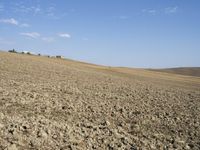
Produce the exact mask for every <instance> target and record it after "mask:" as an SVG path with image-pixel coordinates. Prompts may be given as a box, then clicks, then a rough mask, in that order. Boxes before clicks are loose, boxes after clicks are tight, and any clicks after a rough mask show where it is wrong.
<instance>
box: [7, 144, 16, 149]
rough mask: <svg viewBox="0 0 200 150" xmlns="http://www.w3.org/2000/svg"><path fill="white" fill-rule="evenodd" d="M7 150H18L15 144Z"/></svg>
mask: <svg viewBox="0 0 200 150" xmlns="http://www.w3.org/2000/svg"><path fill="white" fill-rule="evenodd" d="M8 150H18V148H17V146H16V145H15V144H12V145H10V146H9V147H8Z"/></svg>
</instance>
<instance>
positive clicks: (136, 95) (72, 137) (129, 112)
mask: <svg viewBox="0 0 200 150" xmlns="http://www.w3.org/2000/svg"><path fill="white" fill-rule="evenodd" d="M0 149H2V150H4V149H6V150H25V149H34V150H35V149H36V150H37V149H38V150H57V149H58V150H68V149H69V150H93V149H97V150H103V149H107V150H136V149H138V150H140V149H141V150H143V149H144V150H151V149H152V150H159V149H160V150H168V149H169V150H173V149H178V150H181V149H185V150H186V149H194V150H199V149H200V78H199V77H192V76H184V75H178V74H170V73H164V72H155V71H149V70H144V69H130V68H120V67H118V68H114V67H105V66H98V65H92V64H88V63H82V62H77V61H72V60H68V59H58V58H57V59H56V58H47V57H43V56H31V55H22V54H13V53H7V52H0Z"/></svg>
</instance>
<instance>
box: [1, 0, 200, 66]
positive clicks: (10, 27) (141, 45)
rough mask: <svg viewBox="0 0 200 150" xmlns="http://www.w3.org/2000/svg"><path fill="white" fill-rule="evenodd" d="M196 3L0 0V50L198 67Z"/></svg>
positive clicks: (116, 62)
mask: <svg viewBox="0 0 200 150" xmlns="http://www.w3.org/2000/svg"><path fill="white" fill-rule="evenodd" d="M199 7H200V1H197V0H191V1H186V0H183V1H178V0H174V1H170V0H166V1H161V0H144V1H141V0H135V1H131V0H127V1H121V0H117V1H114V0H110V1H106V0H101V1H100V0H99V1H93V0H85V1H81V0H73V1H72V0H68V1H65V0H58V1H54V0H35V1H32V0H21V1H19V0H13V1H12V2H11V1H6V0H1V1H0V27H1V30H0V49H1V50H9V49H13V48H14V49H16V50H19V51H20V50H29V51H32V52H35V53H41V54H49V55H63V56H65V57H66V58H69V59H73V60H79V61H85V62H89V63H94V64H99V65H106V66H120V67H134V68H173V67H199V66H200V61H199V56H200V50H199V49H200V28H199V26H200V21H199V20H198V18H200V10H199Z"/></svg>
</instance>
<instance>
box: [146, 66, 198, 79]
mask: <svg viewBox="0 0 200 150" xmlns="http://www.w3.org/2000/svg"><path fill="white" fill-rule="evenodd" d="M150 70H152V71H159V72H166V73H173V74H180V75H187V76H196V77H200V67H182V68H168V69H150Z"/></svg>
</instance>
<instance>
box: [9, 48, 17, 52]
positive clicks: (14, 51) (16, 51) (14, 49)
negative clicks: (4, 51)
mask: <svg viewBox="0 0 200 150" xmlns="http://www.w3.org/2000/svg"><path fill="white" fill-rule="evenodd" d="M8 52H10V53H17V51H16V50H15V49H13V50H9V51H8Z"/></svg>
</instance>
